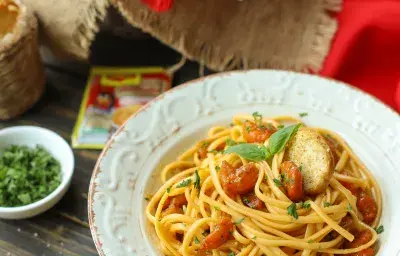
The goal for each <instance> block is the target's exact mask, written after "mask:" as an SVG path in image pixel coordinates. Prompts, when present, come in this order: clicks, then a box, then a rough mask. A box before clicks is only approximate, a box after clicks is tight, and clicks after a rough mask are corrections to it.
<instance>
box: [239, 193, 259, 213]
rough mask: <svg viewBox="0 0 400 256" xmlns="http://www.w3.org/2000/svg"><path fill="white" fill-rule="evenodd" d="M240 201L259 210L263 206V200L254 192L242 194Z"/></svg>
mask: <svg viewBox="0 0 400 256" xmlns="http://www.w3.org/2000/svg"><path fill="white" fill-rule="evenodd" d="M242 202H243V203H244V204H245V205H247V206H248V207H250V208H252V209H257V210H261V209H263V208H264V207H265V205H264V202H263V201H261V199H260V198H258V197H257V196H256V194H255V193H254V192H250V193H247V194H245V195H243V196H242Z"/></svg>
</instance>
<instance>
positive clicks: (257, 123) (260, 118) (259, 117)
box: [253, 112, 262, 125]
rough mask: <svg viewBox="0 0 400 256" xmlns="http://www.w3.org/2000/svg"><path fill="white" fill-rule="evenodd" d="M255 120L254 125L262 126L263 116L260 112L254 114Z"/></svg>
mask: <svg viewBox="0 0 400 256" xmlns="http://www.w3.org/2000/svg"><path fill="white" fill-rule="evenodd" d="M253 118H254V123H256V125H261V121H262V115H261V114H260V113H259V112H254V113H253Z"/></svg>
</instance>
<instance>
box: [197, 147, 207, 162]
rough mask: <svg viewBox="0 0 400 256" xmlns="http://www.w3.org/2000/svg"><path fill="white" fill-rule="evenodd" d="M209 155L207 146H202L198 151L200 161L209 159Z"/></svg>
mask: <svg viewBox="0 0 400 256" xmlns="http://www.w3.org/2000/svg"><path fill="white" fill-rule="evenodd" d="M207 153H208V152H207V148H206V147H205V146H202V147H200V148H199V149H198V150H197V154H198V155H199V158H200V160H203V159H205V158H206V157H207Z"/></svg>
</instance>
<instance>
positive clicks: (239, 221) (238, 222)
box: [235, 217, 246, 225]
mask: <svg viewBox="0 0 400 256" xmlns="http://www.w3.org/2000/svg"><path fill="white" fill-rule="evenodd" d="M245 218H246V217H243V218H240V219H238V220H237V221H235V225H239V224H240V223H242V222H243V221H244V219H245Z"/></svg>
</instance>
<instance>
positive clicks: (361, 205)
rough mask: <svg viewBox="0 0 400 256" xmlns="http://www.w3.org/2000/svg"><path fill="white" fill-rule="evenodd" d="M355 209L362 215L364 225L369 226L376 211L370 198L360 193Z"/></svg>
mask: <svg viewBox="0 0 400 256" xmlns="http://www.w3.org/2000/svg"><path fill="white" fill-rule="evenodd" d="M357 208H358V210H360V212H361V214H362V215H363V217H364V222H365V223H367V224H371V222H373V221H374V220H375V218H376V215H377V213H378V209H377V207H376V203H375V200H374V198H373V197H372V196H369V195H367V194H365V193H361V194H360V197H359V198H358V200H357Z"/></svg>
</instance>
